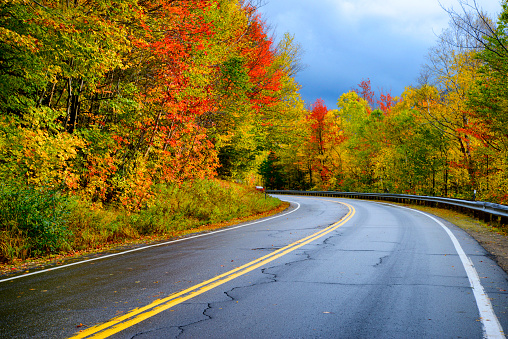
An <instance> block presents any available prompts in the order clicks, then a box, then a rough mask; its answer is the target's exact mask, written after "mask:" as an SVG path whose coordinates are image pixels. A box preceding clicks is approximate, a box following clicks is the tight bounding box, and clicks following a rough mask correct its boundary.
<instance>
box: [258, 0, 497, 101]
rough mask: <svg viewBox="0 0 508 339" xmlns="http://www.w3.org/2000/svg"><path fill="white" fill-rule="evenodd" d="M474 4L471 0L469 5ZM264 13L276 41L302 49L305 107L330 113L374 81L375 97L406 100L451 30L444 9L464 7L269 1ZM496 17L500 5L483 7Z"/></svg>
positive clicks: (451, 0)
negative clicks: (319, 106)
mask: <svg viewBox="0 0 508 339" xmlns="http://www.w3.org/2000/svg"><path fill="white" fill-rule="evenodd" d="M469 1H470V3H472V2H471V1H472V0H469ZM262 2H263V3H262V4H261V5H260V6H259V8H258V11H259V12H260V13H261V15H262V18H263V19H264V20H265V22H266V23H267V25H268V26H269V27H270V29H271V31H270V32H271V34H273V36H274V38H275V39H274V40H275V42H278V40H280V38H282V37H283V36H284V33H285V32H288V33H290V34H292V35H294V37H295V40H296V42H297V43H298V44H299V45H300V46H301V47H302V50H303V55H302V60H301V64H302V65H303V66H304V67H305V68H304V69H303V70H302V71H300V72H299V73H298V74H297V76H296V80H297V81H298V83H299V84H300V85H301V86H302V89H301V92H300V93H301V95H302V98H303V99H304V100H305V102H306V104H311V103H313V102H314V101H315V100H316V99H318V98H321V99H323V100H324V101H325V104H326V105H327V107H328V109H336V108H337V99H338V98H339V97H340V96H341V95H342V94H343V93H346V92H348V91H350V90H351V89H352V88H356V87H357V85H358V84H359V83H360V82H361V81H362V80H367V79H370V81H371V86H372V90H374V92H375V93H376V95H379V93H380V92H381V91H383V92H384V93H386V92H390V93H391V95H392V96H400V94H402V92H403V91H404V88H405V87H407V86H410V85H416V84H417V78H418V76H419V74H420V70H421V67H422V65H423V64H425V62H426V56H427V55H428V51H429V48H431V47H432V46H434V45H436V42H437V37H438V35H439V34H440V33H441V32H442V31H443V30H444V29H446V28H447V27H449V21H450V20H449V16H448V14H447V13H446V12H445V11H444V10H443V8H442V7H441V6H443V7H445V8H452V7H453V9H455V10H456V11H459V10H460V5H459V2H458V0H440V1H438V0H383V1H379V0H262ZM476 2H477V4H478V6H479V7H481V8H482V9H483V10H485V11H486V12H487V13H488V14H489V15H490V16H491V17H493V18H496V17H497V15H498V14H499V12H500V11H501V4H500V0H476Z"/></svg>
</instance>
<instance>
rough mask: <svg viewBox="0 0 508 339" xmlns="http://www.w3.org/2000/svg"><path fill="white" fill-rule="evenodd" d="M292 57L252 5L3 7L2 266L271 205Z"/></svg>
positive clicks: (11, 0) (294, 103) (43, 3)
mask: <svg viewBox="0 0 508 339" xmlns="http://www.w3.org/2000/svg"><path fill="white" fill-rule="evenodd" d="M299 53H300V52H299V47H298V45H297V44H295V43H294V41H293V37H292V36H291V35H285V36H284V37H282V39H281V40H280V43H278V44H277V45H276V44H274V42H273V40H272V38H271V36H269V32H268V29H267V26H266V24H265V23H264V22H263V20H262V18H261V17H260V15H259V14H258V13H257V10H256V7H255V6H254V4H252V3H249V2H247V1H238V0H217V1H208V0H195V1H187V0H122V1H111V0H79V1H78V0H37V1H35V0H0V181H1V182H2V184H1V186H0V206H1V207H2V208H1V209H0V261H4V260H10V259H12V258H16V257H27V256H33V255H39V254H44V253H47V252H53V253H54V252H58V251H62V250H64V251H72V250H81V249H84V248H90V247H95V246H101V244H103V243H106V242H110V241H116V240H117V239H122V238H136V237H138V236H140V235H144V234H169V235H171V234H177V233H175V230H181V229H182V228H183V229H184V230H185V229H187V228H189V227H190V228H192V227H198V226H199V225H203V224H206V223H210V222H211V223H214V222H222V221H224V220H227V219H232V218H237V217H245V216H246V215H249V214H255V213H260V212H263V211H266V210H268V209H273V208H274V207H276V206H277V204H279V203H280V202H279V201H276V200H270V199H266V200H265V199H264V198H263V196H262V195H261V194H259V193H257V194H256V193H255V191H254V181H255V180H256V177H258V174H257V166H258V164H260V163H261V161H262V160H263V157H264V156H265V154H266V153H267V152H268V151H267V150H268V149H271V148H273V147H275V146H274V145H277V144H278V143H279V142H280V140H281V138H282V139H283V138H287V136H288V134H289V132H290V131H291V130H292V129H293V126H294V125H296V124H297V123H298V121H299V119H298V117H300V116H302V115H303V112H304V104H303V102H302V100H301V98H300V95H299V93H298V90H299V86H298V84H297V83H296V82H295V81H294V79H293V76H294V74H295V72H296V71H297V70H298V59H299ZM217 178H219V179H225V180H226V181H233V180H242V181H243V182H246V183H248V186H247V187H250V188H249V189H245V188H238V187H236V186H234V185H231V184H227V183H226V181H220V180H217ZM210 180H211V181H210ZM214 199H215V200H216V201H214ZM225 203H227V204H229V205H231V206H229V207H228V206H224V204H225Z"/></svg>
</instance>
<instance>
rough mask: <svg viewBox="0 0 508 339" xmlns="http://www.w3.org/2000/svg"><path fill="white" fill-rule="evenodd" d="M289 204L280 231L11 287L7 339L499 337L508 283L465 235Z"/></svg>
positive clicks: (261, 223)
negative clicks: (105, 338) (70, 338)
mask: <svg viewBox="0 0 508 339" xmlns="http://www.w3.org/2000/svg"><path fill="white" fill-rule="evenodd" d="M280 198H281V199H283V200H287V201H290V202H291V207H290V208H289V209H288V210H286V211H285V212H284V213H282V214H280V215H277V216H274V217H271V218H266V219H262V220H258V221H255V222H251V223H244V224H240V225H238V226H236V227H230V228H228V229H225V230H223V231H220V232H216V233H208V234H200V235H198V236H197V237H189V238H187V239H184V240H180V241H176V242H169V243H166V244H158V245H157V246H151V247H138V248H134V249H131V250H130V251H123V252H116V253H105V254H102V255H101V256H99V257H94V258H89V259H92V260H85V261H84V260H80V261H76V262H73V263H71V264H72V265H70V266H66V265H59V266H55V267H53V269H52V270H49V271H48V270H39V271H34V272H30V274H26V273H25V275H23V276H2V277H0V337H1V338H69V337H75V338H104V337H111V338H139V339H145V338H176V337H179V338H483V337H488V338H504V334H503V332H502V331H503V328H504V329H505V330H506V329H508V292H507V291H508V276H507V274H506V273H505V272H504V271H502V270H501V268H499V266H498V265H497V264H496V263H495V262H494V261H493V260H491V258H490V257H489V255H488V254H487V253H486V252H485V250H484V249H483V248H482V247H481V246H480V245H478V243H477V242H476V241H475V240H474V239H473V238H471V237H469V236H468V235H467V234H466V233H465V232H463V231H462V230H460V229H458V228H457V227H455V226H453V225H451V224H449V223H447V222H444V221H443V220H439V219H437V218H435V217H432V216H428V215H425V214H423V213H422V212H418V211H414V210H410V209H407V208H403V207H398V206H393V205H387V204H380V203H375V202H369V201H361V200H348V199H333V198H316V197H314V198H308V197H297V196H281V197H280ZM67 264H69V263H67ZM55 268H56V269H55Z"/></svg>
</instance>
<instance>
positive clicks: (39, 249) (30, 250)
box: [0, 180, 281, 263]
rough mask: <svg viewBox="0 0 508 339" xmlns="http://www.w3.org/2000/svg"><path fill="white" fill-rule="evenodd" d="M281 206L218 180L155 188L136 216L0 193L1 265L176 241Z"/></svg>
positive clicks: (38, 193) (15, 191)
mask: <svg viewBox="0 0 508 339" xmlns="http://www.w3.org/2000/svg"><path fill="white" fill-rule="evenodd" d="M280 206H281V202H280V201H279V200H278V199H274V198H271V197H266V199H265V196H264V194H262V193H260V192H258V191H256V190H254V189H253V188H252V187H245V186H242V185H238V184H234V183H229V182H225V181H218V180H200V181H195V182H192V183H185V184H183V185H181V186H160V187H157V189H156V191H155V195H154V198H153V199H151V201H150V202H149V203H148V204H147V206H145V207H144V208H143V209H142V210H141V211H139V212H136V213H133V212H129V211H126V210H125V209H122V208H117V207H114V206H107V207H99V206H94V205H93V204H91V203H87V202H84V201H82V200H79V199H78V198H77V197H69V196H66V195H63V194H61V193H59V192H58V191H56V190H54V189H50V188H37V189H35V188H18V187H3V188H2V189H1V190H0V223H1V224H0V225H1V229H0V261H1V262H3V263H13V262H16V261H18V262H19V261H20V260H24V259H29V258H37V257H44V256H48V255H55V254H60V255H62V254H69V253H80V252H87V251H91V250H94V249H101V248H106V247H108V246H111V245H112V244H113V245H114V244H122V243H125V242H132V241H137V240H143V239H145V240H146V239H154V238H158V237H165V238H168V237H176V236H181V235H184V234H187V233H192V232H197V231H201V230H203V229H206V228H210V227H211V226H210V225H214V226H213V227H220V226H222V225H223V224H224V223H226V222H227V221H230V220H235V219H242V218H246V217H249V216H255V215H260V214H263V213H266V212H267V211H271V210H274V209H276V208H278V207H280Z"/></svg>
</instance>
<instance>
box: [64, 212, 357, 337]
mask: <svg viewBox="0 0 508 339" xmlns="http://www.w3.org/2000/svg"><path fill="white" fill-rule="evenodd" d="M339 203H340V204H343V205H345V206H346V207H348V209H349V210H348V213H347V214H346V215H345V216H344V217H343V218H342V219H341V220H339V221H338V222H336V223H335V224H333V225H331V226H328V227H327V228H325V229H322V230H321V231H319V232H316V233H314V234H312V235H310V236H308V237H305V238H303V239H300V240H298V241H296V242H294V243H292V244H290V245H288V246H286V247H283V248H281V249H279V250H276V251H274V252H272V253H270V254H267V255H265V256H263V257H261V258H259V259H256V260H254V261H251V262H249V263H247V264H245V265H243V266H240V267H237V268H235V269H233V270H231V271H229V272H226V273H224V274H221V275H218V276H216V277H214V278H212V279H209V280H207V281H204V282H202V283H200V284H198V285H195V286H192V287H190V288H188V289H186V290H183V291H181V292H178V293H173V294H171V295H170V296H168V297H167V298H164V299H159V300H156V301H154V302H152V303H151V304H149V305H146V306H144V307H140V308H136V309H133V310H132V311H130V312H128V313H126V314H124V315H122V316H119V317H116V318H113V319H111V320H110V321H108V322H106V323H104V324H101V325H97V326H93V327H90V328H88V329H86V330H83V331H81V332H79V333H77V334H76V335H75V336H73V337H72V338H74V339H77V338H107V337H109V336H111V335H113V334H115V333H118V332H120V331H122V330H124V329H126V328H128V327H131V326H133V325H135V324H138V323H140V322H142V321H143V320H146V319H148V318H150V317H153V316H154V315H156V314H158V313H160V312H163V311H165V310H167V309H170V308H171V307H173V306H175V305H178V304H180V303H182V302H184V301H186V300H189V299H192V298H194V297H196V296H198V295H200V294H202V293H204V292H206V291H209V290H211V289H213V288H215V287H217V286H220V285H222V284H224V283H226V282H228V281H231V280H233V279H236V278H238V277H240V276H241V275H244V274H245V273H248V272H250V271H253V270H255V269H256V268H259V267H261V266H263V265H265V264H267V263H269V262H271V261H273V260H275V259H278V258H280V257H282V256H284V255H286V254H288V253H290V252H292V251H294V250H296V249H298V248H300V247H302V246H304V245H306V244H308V243H310V242H312V241H314V240H316V239H319V238H321V237H323V236H325V235H326V234H328V233H330V232H333V231H334V230H336V229H337V228H339V227H340V226H342V225H344V224H345V223H346V222H348V221H349V219H351V218H352V217H353V215H354V214H355V209H354V207H353V206H351V205H349V204H346V203H342V202H339Z"/></svg>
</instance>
